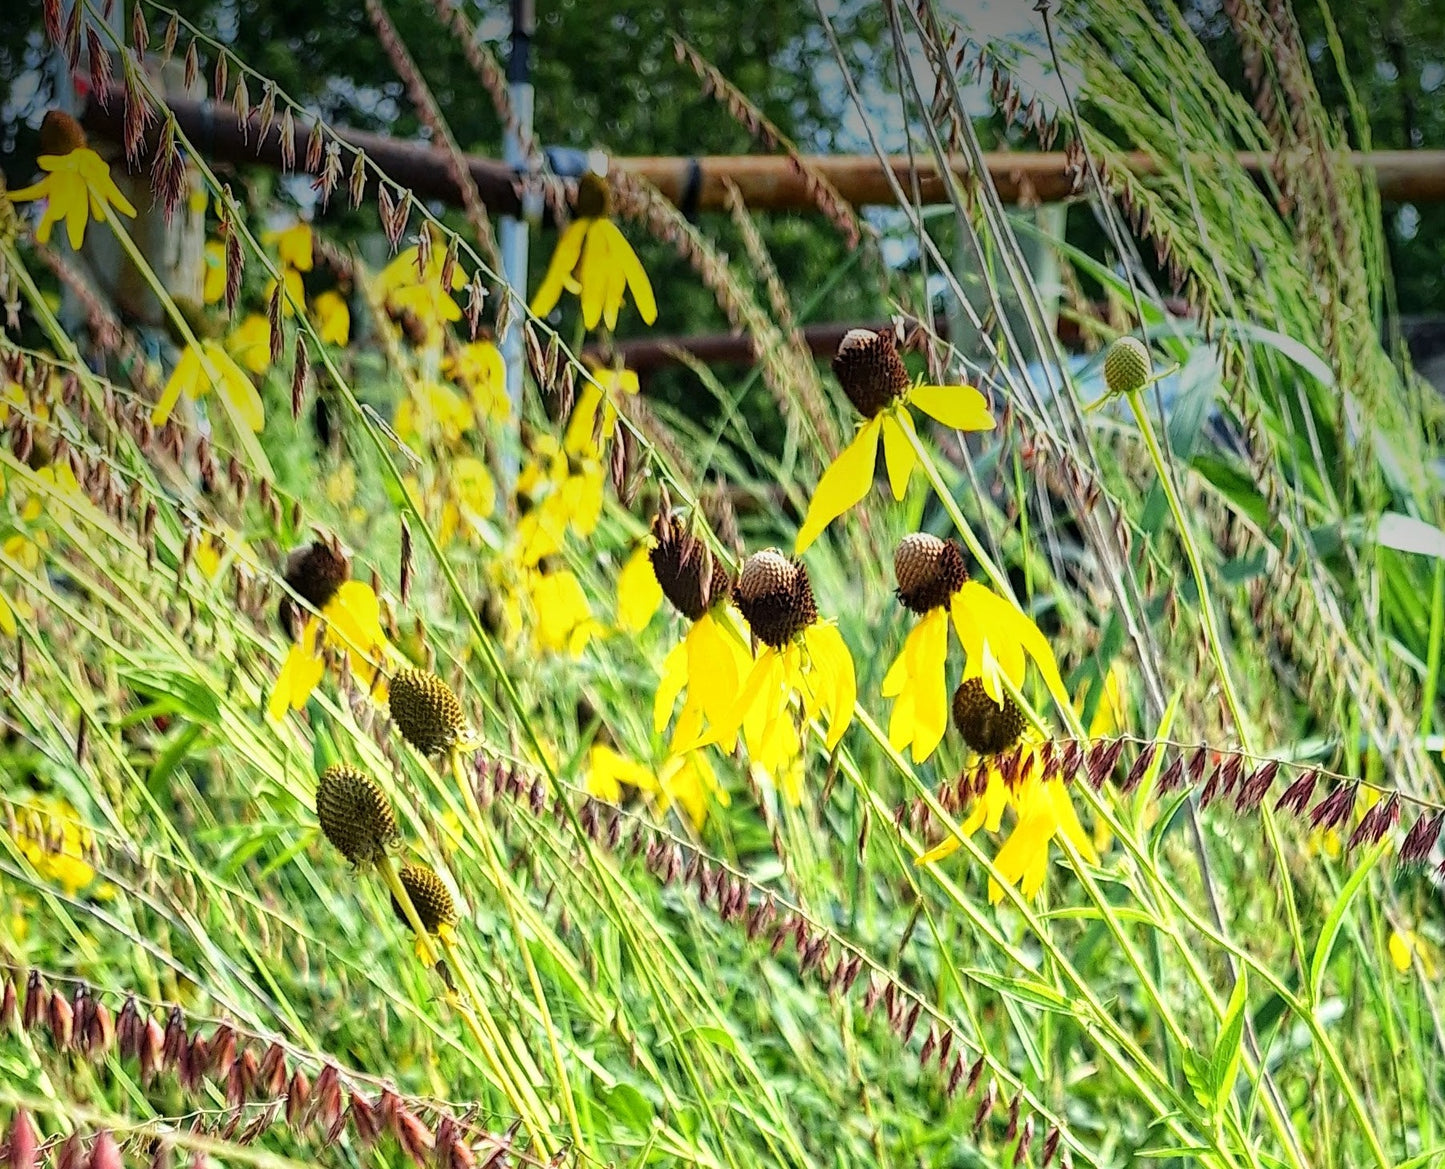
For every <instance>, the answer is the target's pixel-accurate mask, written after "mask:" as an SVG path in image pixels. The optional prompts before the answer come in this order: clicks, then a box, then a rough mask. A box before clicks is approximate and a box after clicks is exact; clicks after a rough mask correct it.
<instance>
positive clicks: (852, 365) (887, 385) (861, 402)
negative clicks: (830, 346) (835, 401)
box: [833, 329, 908, 418]
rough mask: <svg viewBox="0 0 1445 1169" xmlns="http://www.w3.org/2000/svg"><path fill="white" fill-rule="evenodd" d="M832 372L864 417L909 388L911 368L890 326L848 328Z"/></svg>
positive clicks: (883, 406)
mask: <svg viewBox="0 0 1445 1169" xmlns="http://www.w3.org/2000/svg"><path fill="white" fill-rule="evenodd" d="M833 374H834V376H836V377H837V379H838V384H839V385H841V386H842V387H843V392H844V393H845V394H847V395H848V401H850V402H852V403H853V406H854V408H855V409H856V410H857V411H858V413H859V414H861V415H863V417H864V418H872V417H874V416H875V415H877V414H878V413H879V412H880V411H882V410H884V409H885V408H886V407H888V406H891V405H892V404H893V402H894V401H895V400H897V399H898V398H900V397H902V395H903V392H904V391H905V390H907V389H908V370H907V368H906V367H905V366H904V364H903V358H901V357H900V356H899V355H898V342H897V340H896V338H895V337H894V335H893V331H892V330H891V329H881V330H879V331H878V332H876V333H875V332H874V331H873V330H872V329H849V330H848V332H846V333H844V334H843V340H842V341H840V342H839V343H838V352H837V353H836V354H834V356H833Z"/></svg>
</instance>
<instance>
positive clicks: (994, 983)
mask: <svg viewBox="0 0 1445 1169" xmlns="http://www.w3.org/2000/svg"><path fill="white" fill-rule="evenodd" d="M960 973H961V974H962V975H963V976H964V977H965V978H971V979H973V980H974V981H975V982H981V983H983V985H984V986H987V987H990V988H991V989H993V990H996V991H998V993H999V994H1003V995H1008V996H1009V997H1010V998H1015V999H1022V1000H1023V1001H1024V1002H1027V1003H1033V1004H1034V1006H1036V1007H1043V1008H1044V1010H1046V1011H1058V1012H1060V1013H1061V1014H1066V1015H1067V1014H1071V1013H1072V1008H1071V1006H1070V1004H1069V1000H1068V999H1067V998H1065V997H1064V996H1063V995H1062V994H1061V993H1060V992H1058V991H1057V990H1055V989H1054V988H1053V987H1051V986H1048V985H1047V984H1045V983H1042V982H1039V981H1038V980H1037V979H1033V978H1010V977H1009V976H1008V975H1007V974H995V973H994V972H993V971H992V970H979V969H976V968H975V969H969V970H963V971H960Z"/></svg>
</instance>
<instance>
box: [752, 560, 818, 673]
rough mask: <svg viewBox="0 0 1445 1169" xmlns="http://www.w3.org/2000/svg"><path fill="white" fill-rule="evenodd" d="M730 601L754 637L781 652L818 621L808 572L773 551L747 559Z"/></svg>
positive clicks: (793, 561) (816, 607)
mask: <svg viewBox="0 0 1445 1169" xmlns="http://www.w3.org/2000/svg"><path fill="white" fill-rule="evenodd" d="M733 600H734V601H735V602H736V603H737V607H738V610H739V611H740V612H741V613H742V615H743V617H744V618H746V620H747V623H748V627H749V628H750V629H751V630H752V631H753V635H754V636H755V637H756V638H757V639H758V640H759V641H761V642H764V643H765V644H767V645H770V646H772V647H773V648H774V649H781V648H782V647H783V646H785V645H787V644H788V643H789V642H790V641H792V640H793V638H795V637H796V636H797V635H798V634H800V633H801V632H802V631H803V630H804V629H806V628H807V627H808V626H809V625H811V624H813V622H814V621H816V620H817V619H818V606H817V605H816V604H815V603H814V601H813V585H812V582H811V581H809V580H808V570H807V569H805V568H804V567H803V566H802V565H801V564H799V563H798V562H797V561H795V560H789V559H788V558H787V557H786V556H784V555H783V554H782V553H781V552H779V551H778V550H777V549H776V548H765V549H764V550H763V551H761V552H755V553H753V555H751V556H749V557H748V559H747V561H746V563H744V564H743V571H742V575H741V576H740V577H738V583H737V586H736V587H735V588H734V589H733Z"/></svg>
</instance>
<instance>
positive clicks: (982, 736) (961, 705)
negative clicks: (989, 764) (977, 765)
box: [953, 678, 1027, 755]
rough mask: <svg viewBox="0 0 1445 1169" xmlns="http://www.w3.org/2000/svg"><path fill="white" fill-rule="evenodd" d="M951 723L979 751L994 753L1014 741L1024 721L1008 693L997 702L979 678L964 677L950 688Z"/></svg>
mask: <svg viewBox="0 0 1445 1169" xmlns="http://www.w3.org/2000/svg"><path fill="white" fill-rule="evenodd" d="M953 725H954V726H955V727H957V728H958V733H959V734H960V735H962V736H963V741H964V742H965V743H967V744H968V745H969V746H970V747H972V748H973V749H974V750H975V751H977V752H978V753H979V754H980V755H996V754H998V753H999V752H1000V751H1006V750H1008V749H1009V748H1010V747H1012V746H1013V745H1014V744H1015V743H1017V742H1018V741H1019V739H1020V737H1022V735H1023V733H1024V728H1025V726H1026V725H1027V724H1026V723H1025V722H1024V715H1023V711H1021V710H1020V709H1019V708H1018V704H1017V703H1016V702H1014V700H1013V698H1012V697H1010V696H1009V695H1008V694H1005V695H1004V696H1003V705H1002V706H1000V705H999V704H998V703H997V702H995V701H994V700H993V699H992V698H991V697H990V696H989V693H988V691H987V690H985V689H984V685H983V679H982V678H965V679H964V681H963V684H962V685H961V686H959V688H958V689H957V690H955V691H954V692H953Z"/></svg>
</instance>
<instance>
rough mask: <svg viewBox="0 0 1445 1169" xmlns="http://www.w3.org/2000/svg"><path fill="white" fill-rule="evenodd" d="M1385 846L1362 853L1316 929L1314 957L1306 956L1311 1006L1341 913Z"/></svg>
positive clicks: (1341, 922)
mask: <svg viewBox="0 0 1445 1169" xmlns="http://www.w3.org/2000/svg"><path fill="white" fill-rule="evenodd" d="M1388 847H1389V841H1387V840H1382V841H1380V842H1379V843H1378V844H1377V845H1375V847H1374V848H1372V849H1370V851H1369V852H1368V853H1366V855H1365V859H1364V860H1362V861H1361V862H1360V863H1359V865H1358V866H1357V867H1356V868H1355V871H1354V872H1353V873H1351V874H1350V879H1349V880H1348V881H1346V882H1345V887H1344V888H1343V889H1341V890H1340V895H1339V897H1337V898H1336V899H1335V904H1334V906H1333V908H1331V910H1330V915H1329V917H1327V918H1325V924H1324V927H1323V928H1322V929H1321V930H1320V937H1319V941H1317V942H1316V943H1315V953H1314V957H1313V958H1311V959H1310V983H1309V996H1310V997H1309V1001H1310V1006H1311V1007H1313V1006H1314V1005H1315V1004H1316V1003H1318V1002H1319V1001H1320V987H1321V986H1322V985H1323V984H1324V980H1325V967H1326V966H1328V965H1329V962H1330V951H1331V950H1333V949H1334V948H1335V938H1336V937H1338V936H1339V933H1340V927H1341V926H1342V925H1344V923H1345V913H1346V912H1347V911H1348V910H1349V908H1350V905H1351V904H1352V903H1353V902H1354V900H1355V896H1356V895H1357V894H1358V893H1359V891H1360V890H1361V889H1362V888H1364V885H1365V878H1366V877H1367V876H1369V875H1370V870H1371V869H1373V868H1374V867H1375V865H1376V864H1377V863H1378V862H1379V859H1380V858H1381V857H1382V856H1384V855H1385V850H1386V849H1387V848H1388Z"/></svg>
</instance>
